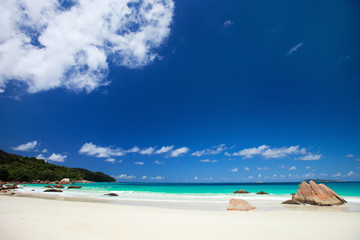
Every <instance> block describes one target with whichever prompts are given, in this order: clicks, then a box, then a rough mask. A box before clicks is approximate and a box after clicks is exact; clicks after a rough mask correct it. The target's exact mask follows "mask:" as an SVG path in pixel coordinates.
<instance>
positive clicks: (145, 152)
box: [140, 147, 155, 155]
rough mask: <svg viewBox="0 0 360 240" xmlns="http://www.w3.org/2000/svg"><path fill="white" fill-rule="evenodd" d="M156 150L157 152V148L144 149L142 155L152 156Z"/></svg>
mask: <svg viewBox="0 0 360 240" xmlns="http://www.w3.org/2000/svg"><path fill="white" fill-rule="evenodd" d="M154 150H155V148H153V147H148V148H145V149H142V150H141V151H140V154H142V155H150V154H152V153H153V152H154Z"/></svg>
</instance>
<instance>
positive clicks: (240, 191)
mask: <svg viewBox="0 0 360 240" xmlns="http://www.w3.org/2000/svg"><path fill="white" fill-rule="evenodd" d="M234 193H250V192H248V191H244V189H240V190H239V191H235V192H234Z"/></svg>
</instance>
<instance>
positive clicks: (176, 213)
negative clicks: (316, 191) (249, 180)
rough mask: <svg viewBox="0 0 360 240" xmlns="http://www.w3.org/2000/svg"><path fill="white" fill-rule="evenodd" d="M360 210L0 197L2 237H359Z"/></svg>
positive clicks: (0, 231)
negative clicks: (219, 209) (174, 205)
mask: <svg viewBox="0 0 360 240" xmlns="http://www.w3.org/2000/svg"><path fill="white" fill-rule="evenodd" d="M359 219H360V213H359V212H341V211H340V212H339V211H301V210H295V209H291V208H289V209H287V208H284V209H283V210H277V211H259V210H253V211H250V212H238V211H236V212H227V211H225V209H224V212H217V211H197V210H179V209H166V208H157V207H147V206H124V205H120V204H105V203H89V202H72V201H57V200H47V199H37V198H25V197H10V196H0V221H1V224H0V239H2V240H13V239H22V240H27V239H36V240H42V239H44V240H45V239H78V240H80V239H86V240H89V239H106V240H108V239H156V240H159V239H167V240H168V239H181V240H184V239H187V240H188V239H197V240H198V239H206V240H209V239H235V238H236V239H240V238H241V239H277V240H281V239H287V240H288V239H292V240H296V239H299V240H300V239H301V240H303V239H327V240H330V239H337V240H338V239H354V240H355V239H360V228H359Z"/></svg>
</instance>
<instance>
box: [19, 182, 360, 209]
mask: <svg viewBox="0 0 360 240" xmlns="http://www.w3.org/2000/svg"><path fill="white" fill-rule="evenodd" d="M318 183H319V182H318ZM299 184H300V183H102V182H96V183H87V184H79V183H77V184H75V185H81V186H83V187H82V188H81V189H67V188H65V189H63V191H64V192H63V193H61V194H62V195H64V196H73V197H89V198H97V199H112V200H131V201H165V202H198V203H199V202H207V203H227V202H228V201H229V199H230V198H232V197H241V198H242V199H246V200H274V201H278V202H279V201H284V200H287V199H290V198H291V195H290V194H291V193H296V191H297V189H298V185H299ZM324 184H325V185H327V186H328V187H330V188H331V189H333V190H334V191H335V192H337V193H338V194H339V195H340V196H342V197H344V198H345V199H346V200H347V201H348V202H349V203H354V204H360V182H336V183H324ZM44 186H45V185H44V184H28V185H22V187H23V189H22V190H21V191H23V192H32V193H43V191H44V189H45V188H44ZM65 186H67V185H65ZM240 189H244V190H246V191H249V192H250V193H249V194H233V192H234V191H235V190H240ZM259 191H265V192H267V193H269V194H268V195H258V194H256V192H259ZM110 192H111V193H116V194H118V195H119V196H118V197H110V196H106V195H105V194H106V193H110ZM44 194H57V193H44Z"/></svg>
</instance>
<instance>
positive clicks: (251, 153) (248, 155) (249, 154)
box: [233, 145, 269, 159]
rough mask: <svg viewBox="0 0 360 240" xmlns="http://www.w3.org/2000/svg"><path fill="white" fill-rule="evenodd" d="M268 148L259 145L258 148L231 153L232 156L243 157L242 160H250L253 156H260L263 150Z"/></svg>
mask: <svg viewBox="0 0 360 240" xmlns="http://www.w3.org/2000/svg"><path fill="white" fill-rule="evenodd" d="M267 148H269V146H266V145H261V146H260V147H257V148H256V147H254V148H246V149H243V150H241V151H239V152H237V153H233V155H234V156H244V157H243V158H244V159H245V158H252V157H253V156H254V155H257V154H261V153H262V152H264V150H265V149H267Z"/></svg>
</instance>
